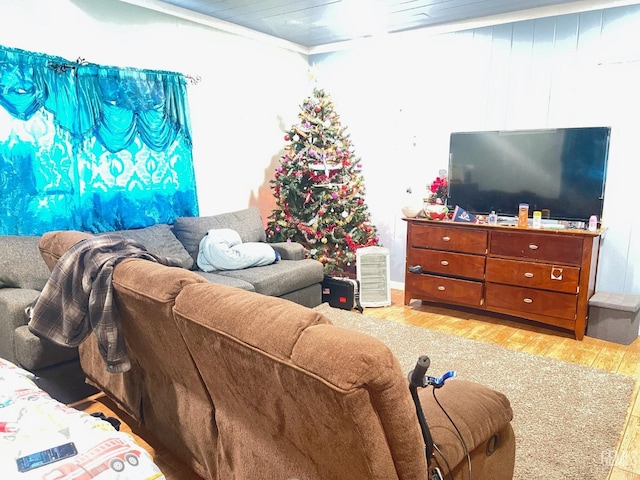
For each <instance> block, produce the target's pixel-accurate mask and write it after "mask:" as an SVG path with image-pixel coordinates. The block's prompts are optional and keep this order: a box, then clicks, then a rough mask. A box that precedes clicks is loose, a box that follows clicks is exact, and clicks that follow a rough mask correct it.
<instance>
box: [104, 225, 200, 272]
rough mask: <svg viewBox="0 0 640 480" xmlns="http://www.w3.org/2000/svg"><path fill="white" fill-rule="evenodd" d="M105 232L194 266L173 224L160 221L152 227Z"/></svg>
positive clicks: (151, 251)
mask: <svg viewBox="0 0 640 480" xmlns="http://www.w3.org/2000/svg"><path fill="white" fill-rule="evenodd" d="M105 233H115V234H118V235H122V236H123V237H125V238H127V239H129V240H133V241H134V242H138V243H141V244H142V245H144V246H145V248H146V249H147V250H148V251H149V252H150V253H153V254H154V255H157V256H159V257H166V258H175V259H177V260H178V261H179V262H180V266H181V267H182V268H186V269H191V267H193V259H192V258H191V255H189V252H187V251H186V250H185V248H184V246H183V245H182V243H180V241H179V240H178V239H177V237H176V236H175V235H174V234H173V231H172V228H171V225H167V224H165V223H159V224H157V225H151V226H150V227H144V228H133V229H130V230H118V231H115V232H105Z"/></svg>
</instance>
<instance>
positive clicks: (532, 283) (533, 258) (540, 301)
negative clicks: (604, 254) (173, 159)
mask: <svg viewBox="0 0 640 480" xmlns="http://www.w3.org/2000/svg"><path fill="white" fill-rule="evenodd" d="M405 220H406V221H407V223H408V225H407V264H406V273H405V287H404V288H405V289H404V303H405V305H408V304H409V303H410V302H411V300H412V299H419V300H425V301H429V302H437V303H442V304H447V305H452V306H454V305H459V306H465V307H473V308H477V309H480V310H485V311H490V312H497V313H503V314H507V315H512V316H515V317H519V318H524V319H528V320H534V321H537V322H541V323H544V324H547V325H554V326H556V327H560V328H563V329H566V330H570V331H572V332H574V334H575V337H576V338H577V339H578V340H582V338H583V337H584V333H585V330H586V327H587V312H588V302H589V298H590V297H591V296H592V295H593V293H594V290H595V280H596V270H597V262H598V252H599V247H600V235H601V232H588V231H585V230H547V229H541V230H534V229H531V228H528V229H525V228H516V227H508V226H504V227H503V226H490V225H476V224H466V223H453V222H434V221H429V220H424V219H405Z"/></svg>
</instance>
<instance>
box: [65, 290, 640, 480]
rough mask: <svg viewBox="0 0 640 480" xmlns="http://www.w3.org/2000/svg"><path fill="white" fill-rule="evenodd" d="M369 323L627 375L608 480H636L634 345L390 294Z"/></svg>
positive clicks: (177, 465)
mask: <svg viewBox="0 0 640 480" xmlns="http://www.w3.org/2000/svg"><path fill="white" fill-rule="evenodd" d="M365 313H366V314H367V315H370V316H372V317H379V318H385V319H388V320H393V321H398V322H403V323H407V324H411V325H417V326H422V327H427V328H429V329H431V330H439V331H442V332H446V333H450V334H452V335H458V336H460V337H466V338H471V339H474V340H478V341H482V342H487V343H493V344H497V345H500V346H502V347H505V348H510V349H513V350H521V351H523V352H528V353H531V354H535V355H541V356H546V357H551V358H556V359H560V360H565V361H569V362H573V363H578V364H582V365H588V366H592V367H595V368H599V369H602V370H607V371H610V372H618V373H623V374H627V375H631V376H633V377H634V378H635V379H636V386H635V389H634V394H633V401H632V403H631V406H630V407H629V411H628V413H627V420H626V422H625V427H624V429H623V431H622V432H621V433H622V436H621V439H620V442H619V444H618V450H617V455H616V458H615V459H614V460H615V463H614V468H613V469H612V472H611V475H610V476H609V480H640V398H639V394H638V392H639V390H640V339H636V340H635V341H634V342H633V343H632V344H631V345H629V346H625V345H619V344H617V343H611V342H606V341H603V340H598V339H594V338H589V337H585V338H584V340H582V341H577V340H575V339H574V338H573V336H572V335H571V334H570V333H567V332H563V331H558V330H551V329H548V328H544V327H542V326H540V325H532V324H531V323H528V322H524V321H522V322H517V321H513V320H512V319H507V318H506V317H501V316H488V315H484V314H479V313H477V312H472V311H465V310H451V309H446V308H442V307H437V306H433V305H426V304H425V305H422V304H421V302H419V301H413V302H412V303H411V304H410V305H409V306H405V305H403V292H402V291H399V290H394V291H393V292H392V305H391V306H389V307H380V308H367V309H366V311H365ZM74 406H75V407H76V408H78V409H80V410H84V411H87V412H97V411H101V412H104V413H105V414H106V415H111V416H116V417H118V418H120V420H122V422H123V423H122V427H121V430H122V431H126V432H128V433H130V434H131V435H133V436H134V438H135V439H136V440H137V441H138V443H139V444H140V445H141V446H143V447H144V448H146V449H147V451H149V453H151V455H152V456H153V457H154V460H155V462H156V463H157V464H158V466H159V467H160V469H161V470H162V472H163V473H164V474H165V476H166V477H167V479H168V480H187V479H189V480H193V479H198V478H199V477H198V476H197V475H195V474H194V473H193V472H192V471H190V469H189V468H188V467H186V466H185V465H184V464H183V463H182V462H180V460H178V459H177V458H176V457H175V456H174V455H173V454H172V453H171V452H169V451H168V450H167V449H166V448H164V447H163V446H162V445H161V444H160V443H159V442H158V441H157V440H156V439H155V438H153V436H152V435H151V434H150V433H149V432H147V431H145V429H144V428H140V427H139V426H137V425H136V423H135V422H134V421H132V419H131V418H129V417H127V416H126V414H124V413H122V412H120V411H118V409H117V408H116V407H115V406H114V405H113V403H111V402H110V401H109V399H107V398H106V397H104V396H102V395H101V394H98V395H96V396H94V397H90V398H88V399H86V400H84V401H81V402H78V403H76V404H74Z"/></svg>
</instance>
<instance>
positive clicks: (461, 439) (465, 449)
mask: <svg viewBox="0 0 640 480" xmlns="http://www.w3.org/2000/svg"><path fill="white" fill-rule="evenodd" d="M443 383H444V382H443ZM431 392H432V394H433V399H434V400H435V401H436V403H437V404H438V406H439V407H440V410H442V413H444V414H445V416H446V417H447V418H448V419H449V422H451V425H453V428H454V429H455V430H456V433H457V435H458V439H459V440H460V443H461V444H462V450H463V451H464V455H465V456H466V457H467V466H468V468H469V480H472V474H471V454H470V453H469V449H468V448H467V444H466V443H465V441H464V439H463V438H462V433H460V429H458V426H457V425H456V424H455V422H454V421H453V419H452V418H451V417H450V416H449V414H448V413H447V411H446V410H445V409H444V407H443V406H442V404H441V403H440V400H438V397H436V389H435V387H434V388H433V389H432V390H431ZM440 455H441V456H442V457H443V459H444V455H442V453H441V452H440ZM445 463H447V460H446V459H445ZM447 468H449V464H448V463H447ZM449 472H450V474H451V469H450V468H449Z"/></svg>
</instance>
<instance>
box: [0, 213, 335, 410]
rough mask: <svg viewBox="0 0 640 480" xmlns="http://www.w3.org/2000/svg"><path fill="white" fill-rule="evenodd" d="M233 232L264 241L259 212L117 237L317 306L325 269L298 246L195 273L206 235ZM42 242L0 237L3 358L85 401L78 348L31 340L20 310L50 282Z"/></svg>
mask: <svg viewBox="0 0 640 480" xmlns="http://www.w3.org/2000/svg"><path fill="white" fill-rule="evenodd" d="M217 228H230V229H233V230H236V231H237V232H238V233H239V234H240V237H241V238H242V241H243V242H265V241H266V235H265V231H264V227H263V223H262V218H261V216H260V212H259V210H258V209H257V208H253V207H252V208H248V209H244V210H240V211H236V212H230V213H224V214H220V215H214V216H205V217H181V218H178V219H176V220H175V221H174V223H173V225H167V224H158V225H152V226H150V227H146V228H140V229H131V230H121V231H119V232H115V233H119V234H121V235H122V236H124V237H126V238H129V239H131V240H134V241H137V242H139V243H141V244H143V245H144V246H145V247H146V248H147V250H148V251H149V252H151V253H154V254H156V255H159V256H164V257H171V258H177V259H179V260H180V266H181V267H183V268H186V269H189V270H193V271H195V272H196V273H198V274H199V275H201V276H203V277H204V278H206V279H207V280H208V281H210V282H213V283H219V284H224V285H228V286H232V287H237V288H241V289H243V290H248V291H252V292H257V293H261V294H264V295H269V296H275V297H281V298H285V299H287V300H291V301H293V302H295V303H298V304H301V305H304V306H307V307H315V306H317V305H319V304H320V303H321V301H322V291H321V283H322V279H323V271H322V270H323V269H322V264H321V263H320V262H317V261H316V260H312V259H306V258H305V251H304V247H302V245H300V244H297V243H273V244H270V245H271V246H272V247H273V248H274V250H276V251H277V252H278V253H279V254H280V257H281V260H280V261H279V262H278V263H274V264H272V265H266V266H261V267H253V268H247V269H242V270H232V271H219V272H212V273H206V272H202V271H199V269H198V267H197V255H198V247H199V243H200V240H201V239H202V238H203V237H204V236H205V235H206V233H207V232H208V231H209V230H210V229H217ZM39 240H40V237H39V236H0V357H2V358H5V359H6V360H9V361H11V362H14V363H16V364H18V365H20V366H21V367H23V368H25V369H27V370H30V371H32V372H34V373H36V374H37V375H38V376H39V377H40V379H41V387H42V388H43V389H44V390H46V391H48V392H49V393H50V394H51V395H52V396H54V397H56V398H57V399H58V400H60V401H63V402H65V403H68V402H67V400H70V399H72V398H76V397H82V396H84V394H85V393H90V392H85V390H84V389H85V388H86V387H85V385H84V375H83V373H82V371H81V370H80V368H79V363H78V351H77V348H66V347H61V346H58V345H56V344H53V343H51V342H47V341H45V340H42V339H40V338H38V337H36V336H35V335H33V334H32V333H31V332H30V331H29V329H28V327H27V322H28V319H27V316H26V314H25V308H27V307H28V306H29V305H31V304H32V303H34V302H35V301H36V300H37V298H38V295H39V294H40V291H41V290H42V288H44V285H45V283H46V282H47V279H48V277H49V269H48V268H47V266H46V264H45V263H44V260H43V259H42V257H41V255H40V251H39V250H38V242H39Z"/></svg>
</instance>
